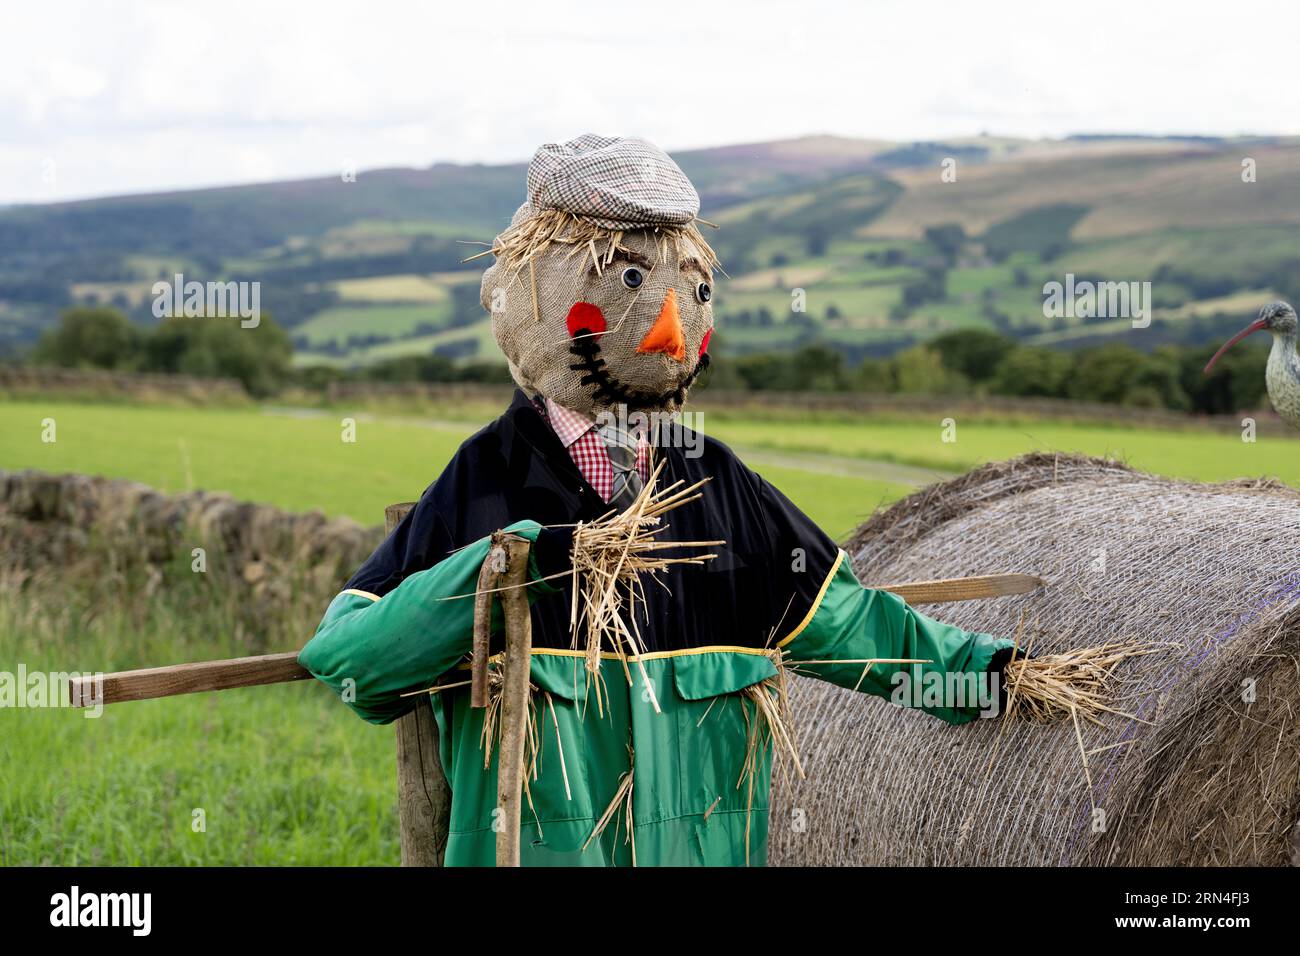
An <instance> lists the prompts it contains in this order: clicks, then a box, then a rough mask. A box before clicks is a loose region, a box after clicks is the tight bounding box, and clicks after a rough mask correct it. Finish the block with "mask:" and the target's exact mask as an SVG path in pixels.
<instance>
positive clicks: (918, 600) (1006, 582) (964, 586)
mask: <svg viewBox="0 0 1300 956" xmlns="http://www.w3.org/2000/svg"><path fill="white" fill-rule="evenodd" d="M1043 583H1044V582H1043V579H1042V578H1039V577H1035V576H1034V575H1032V574H982V575H978V576H976V577H969V578H943V579H942V580H938V581H915V582H912V583H909V584H880V585H876V590H878V591H889V592H891V593H893V594H897V595H898V596H899V597H901V598H902V599H903V600H904V601H906V602H907V603H908V604H946V603H948V602H949V601H974V600H978V599H979V598H991V597H1006V596H1007V595H1011V594H1029V593H1030V592H1031V591H1037V590H1038V589H1039V588H1041V587H1042V586H1043Z"/></svg>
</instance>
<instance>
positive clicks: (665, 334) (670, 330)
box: [636, 289, 686, 362]
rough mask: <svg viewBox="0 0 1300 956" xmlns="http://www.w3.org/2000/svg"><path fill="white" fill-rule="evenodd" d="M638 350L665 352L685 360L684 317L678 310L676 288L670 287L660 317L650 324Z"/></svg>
mask: <svg viewBox="0 0 1300 956" xmlns="http://www.w3.org/2000/svg"><path fill="white" fill-rule="evenodd" d="M636 350H637V351H638V352H640V353H642V354H647V353H650V352H663V353H664V354H665V355H669V356H671V357H672V358H675V359H677V361H679V362H682V361H685V359H686V336H685V335H683V334H682V317H681V315H680V314H678V312H677V290H676V289H669V290H668V294H667V295H665V296H664V304H663V308H661V309H660V310H659V318H657V319H655V324H654V325H652V326H650V331H649V332H647V333H646V334H645V338H643V339H642V340H641V344H640V345H638V346H637V347H636Z"/></svg>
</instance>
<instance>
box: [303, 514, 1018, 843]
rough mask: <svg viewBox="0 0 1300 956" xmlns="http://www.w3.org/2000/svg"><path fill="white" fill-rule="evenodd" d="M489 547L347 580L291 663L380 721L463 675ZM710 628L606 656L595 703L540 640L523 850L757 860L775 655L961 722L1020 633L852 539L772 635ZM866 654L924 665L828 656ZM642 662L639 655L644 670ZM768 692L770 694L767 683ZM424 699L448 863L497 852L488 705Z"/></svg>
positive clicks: (535, 529) (538, 590)
mask: <svg viewBox="0 0 1300 956" xmlns="http://www.w3.org/2000/svg"><path fill="white" fill-rule="evenodd" d="M507 530H511V531H514V532H516V533H518V534H521V535H523V536H524V537H527V538H529V539H530V540H531V541H534V542H536V541H537V538H538V534H539V531H540V526H539V525H538V524H537V523H536V522H533V521H523V522H517V523H515V524H513V525H511V526H510V527H509V528H508V529H507ZM489 547H490V543H489V541H488V539H487V538H482V539H480V540H477V541H475V542H473V543H472V544H470V545H469V546H467V547H464V548H461V549H460V550H458V551H456V552H454V553H453V554H451V555H450V556H449V557H446V558H445V559H444V560H442V561H440V562H439V563H437V564H436V565H434V566H433V567H431V568H429V569H427V570H424V571H420V572H417V573H415V574H411V575H409V576H407V577H405V578H404V580H402V581H401V583H400V584H397V586H395V587H394V588H393V589H392V590H390V591H388V593H386V594H385V595H384V596H383V597H379V596H378V595H375V594H372V593H367V592H365V591H363V590H359V589H349V590H346V591H344V592H343V593H341V594H339V595H338V596H337V597H336V598H335V599H334V601H333V602H332V603H331V604H330V606H329V609H328V611H327V612H326V614H325V618H324V620H322V621H321V624H320V627H319V628H318V629H317V631H316V635H315V636H314V637H313V638H312V639H311V641H310V642H309V643H308V644H307V645H306V647H304V648H303V650H302V652H301V654H300V655H299V661H300V662H301V663H302V664H303V666H304V667H306V668H307V669H308V670H310V671H311V672H312V673H313V674H314V675H315V676H316V677H318V678H319V679H320V680H322V681H323V682H324V683H326V684H327V685H329V686H330V687H331V688H332V689H333V690H334V691H335V692H336V693H338V694H339V695H340V696H341V697H342V699H343V700H344V701H346V702H347V703H348V705H349V706H351V707H352V708H353V709H354V710H355V711H356V712H357V713H358V714H359V715H360V716H361V717H362V718H364V719H365V720H368V721H371V722H372V723H386V722H388V721H391V720H393V719H394V718H396V717H397V716H399V715H400V714H401V713H402V712H404V711H405V710H407V709H409V706H410V698H403V697H401V696H400V694H401V693H402V692H403V691H408V690H412V689H420V688H425V687H430V686H433V685H435V684H457V683H459V682H461V681H466V680H468V671H467V670H465V668H466V667H467V665H466V663H465V661H466V658H467V655H468V653H469V651H470V646H471V641H472V630H473V599H472V597H468V595H471V594H472V592H473V591H474V589H475V587H476V586H477V578H478V572H479V568H480V566H481V565H482V563H483V560H484V558H485V557H486V555H487V552H488V549H489ZM530 572H531V577H532V579H533V580H534V582H535V583H534V584H532V585H531V586H530V592H531V593H530V597H532V598H534V599H536V598H537V597H539V596H544V595H546V594H547V593H549V592H551V591H553V590H554V589H553V588H552V587H551V586H550V584H548V583H546V582H543V581H538V580H537V579H538V578H539V577H541V576H542V575H541V572H540V570H539V568H538V566H537V564H536V561H534V562H533V566H532V567H531V568H530ZM498 626H499V624H498V622H497V621H496V620H494V628H495V627H498ZM716 634H717V643H716V644H713V645H703V646H694V647H689V648H685V649H680V650H669V651H659V652H654V653H648V654H645V655H643V656H642V657H641V658H640V659H639V662H638V661H637V660H633V661H631V662H630V666H629V670H630V673H631V674H632V677H633V682H632V683H631V684H630V685H629V683H628V680H627V678H626V676H625V671H624V667H623V663H622V662H621V661H620V660H619V659H617V657H616V656H615V655H613V654H607V655H605V658H604V660H603V661H602V665H601V669H602V677H603V683H604V688H605V694H604V695H603V707H600V708H598V707H597V704H596V697H595V694H594V692H592V693H588V691H587V676H586V672H585V670H584V666H583V659H582V656H581V652H579V651H571V650H567V649H564V648H559V647H537V648H535V649H534V653H533V658H532V665H531V672H532V682H533V684H534V685H535V687H536V691H535V693H534V697H533V701H534V727H535V736H536V739H537V740H538V742H539V746H538V752H537V755H536V761H535V765H534V766H533V768H532V769H533V775H532V776H531V778H530V780H529V783H528V799H527V801H526V802H525V805H524V814H523V825H522V834H521V844H522V847H521V858H522V861H523V863H524V865H527V866H547V865H551V866H554V865H568V866H615V865H617V866H622V865H630V864H632V863H633V862H634V854H635V863H636V864H638V865H642V866H644V865H724V866H725V865H745V864H746V863H749V864H754V865H758V864H762V863H763V862H765V858H766V846H767V826H768V819H767V817H768V795H769V790H770V780H771V767H772V760H773V746H772V740H771V737H770V734H769V733H767V729H766V725H765V724H764V723H763V722H762V721H761V720H760V719H759V718H758V716H757V714H756V708H755V705H754V703H753V701H752V699H751V698H749V697H747V696H746V688H750V689H751V690H750V693H752V692H753V689H754V688H756V687H759V685H761V684H762V682H764V681H766V680H768V679H769V678H777V677H778V658H780V659H781V660H783V665H784V666H785V667H787V668H791V669H794V670H796V671H797V672H799V673H804V674H810V675H812V676H815V677H818V678H821V679H823V680H828V681H831V682H833V683H835V684H838V685H840V686H843V687H849V688H857V689H860V690H861V691H864V692H866V693H869V694H873V695H877V696H881V697H886V698H893V699H894V701H895V702H896V703H900V704H902V705H905V706H917V707H920V708H922V709H925V710H927V711H928V712H930V713H932V714H934V715H935V716H936V717H939V718H940V719H943V720H945V721H948V722H949V723H953V724H959V723H964V722H966V721H969V720H973V719H975V718H976V717H977V716H979V715H980V713H981V712H982V711H996V699H997V698H996V693H994V694H993V695H992V696H991V698H990V696H989V694H988V691H989V688H988V687H987V686H978V688H976V682H977V681H979V680H980V679H981V678H983V677H984V675H987V674H988V673H989V672H990V670H991V669H992V670H993V671H994V672H996V670H997V668H998V667H999V666H1000V665H999V663H998V661H997V660H995V658H998V659H1000V658H1002V657H1005V654H1006V652H1007V651H1008V650H1009V648H1011V647H1012V645H1013V642H1011V641H1009V640H1006V639H1001V638H994V637H991V636H989V635H986V634H980V633H971V632H966V631H963V630H961V629H959V628H956V627H952V626H949V625H946V624H941V623H939V622H937V621H934V620H931V619H930V618H928V617H926V616H925V615H923V614H920V613H918V612H916V611H915V610H913V609H912V608H910V607H908V606H907V604H906V603H905V602H904V601H903V600H902V599H900V598H898V597H897V596H895V595H893V594H890V593H888V592H884V591H878V590H871V589H868V588H864V587H863V586H862V585H861V584H860V583H859V582H858V581H857V579H856V578H855V577H854V575H853V572H852V569H851V568H850V565H849V560H848V558H847V556H846V555H845V553H844V552H843V551H840V552H839V553H838V557H836V558H835V559H834V560H833V565H832V567H831V568H830V571H829V573H827V574H826V575H825V577H824V579H823V580H822V581H821V583H820V588H819V590H818V591H817V592H816V595H815V597H814V598H813V599H812V601H811V605H810V606H809V607H808V609H807V611H806V613H805V614H804V615H803V616H802V619H801V620H798V621H793V622H790V623H789V625H788V627H787V628H786V629H785V630H784V631H783V632H782V633H779V634H775V635H773V639H772V641H771V644H770V646H769V647H766V648H764V647H754V646H748V645H746V644H744V643H741V642H734V641H733V640H729V634H728V631H727V621H725V620H719V621H717V622H716ZM866 658H920V659H923V660H925V661H928V662H929V663H926V664H922V665H898V666H895V665H876V666H874V667H872V668H871V669H870V670H868V671H867V672H866V674H865V677H864V674H863V672H864V666H863V665H862V664H855V663H829V662H847V661H858V660H862V659H866ZM637 663H640V664H642V665H644V668H645V677H646V678H648V680H649V686H646V684H645V683H644V681H643V678H642V676H641V669H640V668H639V667H638V666H636V665H637ZM976 689H978V690H979V691H982V692H983V697H982V698H981V696H980V695H979V694H978V693H976V692H975V691H976ZM759 692H760V693H770V691H769V690H767V689H766V686H764V687H759ZM963 695H964V696H963ZM655 702H657V704H658V707H659V710H658V712H656V710H655V707H654V703H655ZM432 703H433V705H434V707H433V711H434V714H435V717H436V719H437V721H438V725H439V728H440V731H441V748H442V750H441V758H442V763H443V767H444V769H445V771H446V775H447V779H448V781H449V783H450V785H451V790H452V795H453V796H452V804H451V821H450V833H449V839H448V842H447V851H446V863H447V865H483V866H490V865H492V863H493V861H494V857H495V832H494V831H493V829H492V824H493V809H494V807H495V805H496V766H495V759H496V758H495V750H493V753H492V756H491V759H489V760H488V761H487V767H486V768H485V766H484V762H485V761H484V750H483V746H482V740H481V739H482V735H483V711H481V710H474V709H471V708H470V706H469V688H468V686H461V687H453V688H451V689H448V690H442V691H438V692H436V693H435V694H434V695H433V698H432ZM793 706H794V707H795V708H797V707H798V700H797V695H796V697H795V700H794V702H793ZM877 706H879V705H877ZM754 728H757V729H758V730H757V736H756V737H754V733H755V731H754ZM629 774H630V788H629V787H628V786H627V784H628V782H629V781H628V775H629ZM629 789H630V793H629ZM615 804H616V809H615V812H614V814H613V815H612V816H611V817H610V819H609V821H608V822H607V824H606V825H605V826H604V828H603V829H601V830H600V832H599V834H598V835H593V834H595V831H596V830H597V823H598V821H599V820H600V819H601V818H602V817H603V816H605V815H606V811H607V810H608V809H609V808H610V807H611V805H615ZM629 814H630V818H631V830H632V838H631V839H629V835H628V825H627V824H628V817H629Z"/></svg>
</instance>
